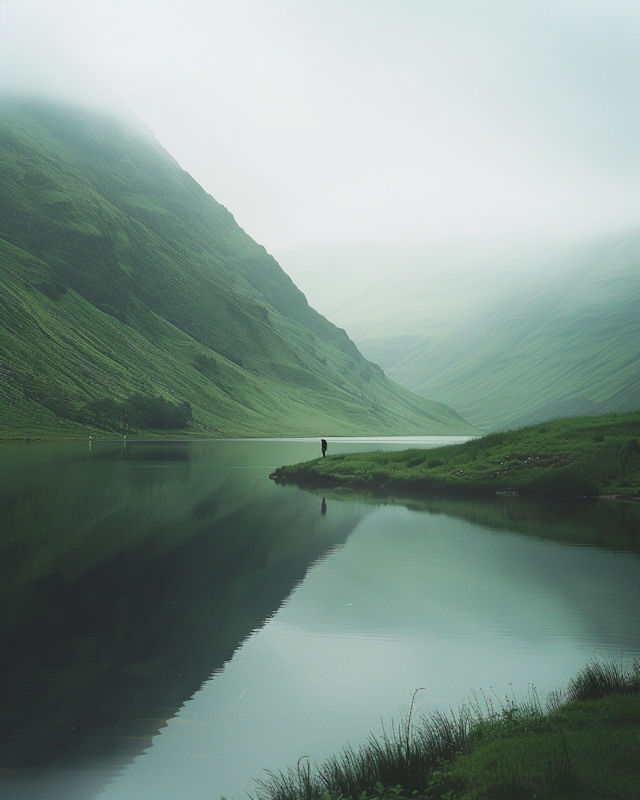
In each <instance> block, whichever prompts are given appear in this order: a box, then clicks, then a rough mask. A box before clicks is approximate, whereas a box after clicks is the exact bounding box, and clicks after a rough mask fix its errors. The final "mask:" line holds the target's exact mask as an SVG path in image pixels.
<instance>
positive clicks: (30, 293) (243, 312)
mask: <svg viewBox="0 0 640 800" xmlns="http://www.w3.org/2000/svg"><path fill="white" fill-rule="evenodd" d="M0 187H1V188H0V282H1V286H0V325H1V328H0V414H1V421H2V422H1V425H2V428H1V435H2V436H4V437H5V438H7V437H9V438H11V437H17V436H24V435H42V436H45V435H46V436H51V435H81V434H86V433H87V432H91V433H96V434H99V433H100V432H105V433H108V432H117V433H119V434H123V433H128V432H133V433H139V432H141V431H156V432H157V431H167V430H173V431H181V432H183V433H191V434H194V433H201V434H211V435H241V436H262V435H276V434H278V435H279V434H281V435H321V434H322V433H325V434H327V435H339V434H343V435H349V434H358V433H360V434H365V433H366V434H383V433H394V434H401V433H416V434H417V433H442V434H444V433H464V432H468V431H470V426H469V425H467V424H466V423H465V422H464V420H462V419H461V418H460V417H459V416H458V415H457V414H456V413H455V412H453V411H452V410H451V409H450V408H447V407H446V406H444V405H442V404H440V403H433V402H430V401H426V400H423V399H422V398H418V397H416V396H415V395H412V394H411V393H410V392H409V391H407V390H405V389H403V388H401V387H400V386H397V385H396V384H394V383H393V382H392V381H390V380H388V379H387V378H385V376H384V374H383V373H382V370H381V369H380V368H379V367H377V366H376V365H374V364H371V363H369V362H368V361H367V360H366V359H365V358H364V357H363V356H362V355H361V354H360V353H359V351H358V350H357V348H356V347H355V345H354V344H353V342H351V341H350V340H349V338H348V337H347V335H346V334H345V332H344V331H343V330H341V329H338V328H336V327H335V326H334V325H333V324H331V323H330V322H328V321H327V320H326V319H325V318H324V317H322V316H321V315H319V314H318V313H316V312H315V311H314V310H313V309H311V308H310V307H309V305H308V304H307V302H306V299H305V297H304V295H303V294H302V293H301V292H300V291H299V290H298V289H297V288H296V287H295V286H294V284H293V283H292V281H291V280H290V279H289V278H288V277H287V276H286V275H285V274H284V272H283V271H282V270H281V269H280V267H279V266H278V264H277V263H276V262H275V261H274V259H273V258H272V257H271V256H269V254H268V253H267V252H266V250H265V249H264V248H263V247H261V246H260V245H258V244H256V243H255V242H254V241H253V240H252V239H251V238H250V237H249V236H247V235H246V234H245V233H244V231H242V229H241V228H240V227H239V226H238V225H237V224H236V223H235V221H234V219H233V217H232V216H231V214H230V213H229V212H228V211H227V210H226V209H225V208H223V207H222V206H220V205H219V204H218V203H216V201H215V200H213V198H211V197H210V196H209V195H207V194H206V192H204V190H203V189H202V188H201V187H200V186H199V185H198V184H197V183H196V182H195V181H194V180H193V179H192V178H191V177H190V176H189V175H188V174H187V173H185V172H184V171H182V170H181V169H180V168H179V166H178V165H177V164H176V163H175V161H174V160H173V159H172V158H171V157H170V156H169V155H168V154H167V153H166V152H165V151H164V150H163V149H162V148H161V147H160V146H159V145H158V144H157V142H155V141H154V140H153V139H152V137H151V136H150V135H149V136H148V137H146V136H144V135H142V134H141V133H140V132H139V131H135V132H134V131H132V130H130V129H129V128H127V127H126V126H125V125H124V124H122V123H120V122H118V121H117V120H115V119H109V118H104V117H101V116H99V115H96V114H94V113H92V112H88V111H85V110H79V109H74V108H67V107H60V106H55V105H51V104H48V103H45V102H37V101H34V100H24V99H15V98H3V99H2V101H1V102H0Z"/></svg>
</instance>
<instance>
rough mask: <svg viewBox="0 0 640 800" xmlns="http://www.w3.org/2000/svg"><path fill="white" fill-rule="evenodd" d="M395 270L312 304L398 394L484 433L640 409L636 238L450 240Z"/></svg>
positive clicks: (401, 261) (639, 244)
mask: <svg viewBox="0 0 640 800" xmlns="http://www.w3.org/2000/svg"><path fill="white" fill-rule="evenodd" d="M474 249H475V254H474ZM343 257H344V256H343ZM357 257H358V258H361V257H362V253H361V252H360V253H359V254H358V256H357ZM387 258H388V260H389V263H390V264H391V265H393V264H394V262H393V260H392V259H393V254H392V253H388V254H387ZM285 264H286V259H285ZM395 266H396V268H395V269H393V268H392V267H390V268H389V269H387V271H386V274H384V273H382V272H380V271H378V272H377V275H376V278H375V279H373V280H372V281H371V283H370V284H369V285H368V286H367V287H361V288H360V289H359V290H358V289H357V287H355V286H354V287H351V289H350V291H349V293H348V295H347V296H346V297H344V298H343V303H342V306H341V307H338V308H337V307H334V308H333V309H331V308H330V307H328V306H329V300H328V299H324V298H321V301H320V303H319V305H320V307H321V308H322V310H323V311H324V312H325V313H327V314H328V316H329V317H330V318H331V319H333V320H334V321H335V322H337V323H338V324H340V325H344V326H345V327H346V328H347V330H348V331H349V333H350V334H351V335H352V336H353V338H354V340H355V341H356V343H357V344H358V346H359V347H360V348H361V350H362V352H363V353H365V354H366V355H367V356H368V357H369V358H372V359H374V360H375V361H376V362H378V363H380V364H381V365H382V366H383V367H384V369H385V370H386V371H387V373H388V374H389V376H391V377H393V378H394V379H395V380H397V381H398V382H400V383H402V384H403V385H404V386H407V387H408V388H411V389H412V390H413V391H416V392H418V393H419V394H423V395H425V396H429V397H431V398H435V399H438V400H440V401H441V402H445V403H449V404H451V405H452V406H453V407H454V408H456V410H458V411H459V412H460V413H461V414H462V415H463V416H465V418H466V419H468V420H470V421H471V422H473V423H474V424H475V425H478V426H479V427H481V428H482V429H484V430H488V429H495V428H505V427H517V426H520V425H524V424H529V423H534V422H538V421H542V420H547V419H552V418H557V417H561V416H569V415H583V414H599V413H608V412H612V411H613V412H615V411H620V412H622V411H630V410H635V409H637V408H638V407H640V314H639V313H638V308H640V235H639V234H638V233H637V232H634V233H630V234H626V235H623V234H611V235H609V236H606V237H605V236H601V237H599V238H594V239H591V240H588V241H583V242H581V243H579V244H578V243H573V244H571V245H569V244H565V245H564V246H562V247H559V246H558V245H557V244H556V245H555V246H554V245H552V244H551V243H549V242H547V243H546V244H544V243H530V242H526V241H522V242H520V243H517V242H513V243H511V244H509V245H508V246H507V245H503V246H502V247H499V246H498V245H497V244H493V245H491V244H490V243H486V242H485V243H484V245H483V244H482V243H476V244H475V245H474V243H469V245H467V246H465V245H464V244H461V243H458V244H457V245H456V246H455V247H454V246H451V247H446V246H443V247H442V248H441V249H440V251H437V250H436V249H434V248H432V249H431V250H430V251H426V250H423V251H421V252H415V253H413V254H412V255H410V254H408V253H404V257H403V255H402V253H400V255H399V257H397V258H396V261H395ZM294 274H295V271H294Z"/></svg>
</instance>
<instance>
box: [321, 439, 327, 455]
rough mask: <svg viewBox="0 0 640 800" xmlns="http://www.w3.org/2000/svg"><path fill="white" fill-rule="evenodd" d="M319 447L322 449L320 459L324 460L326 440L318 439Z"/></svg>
mask: <svg viewBox="0 0 640 800" xmlns="http://www.w3.org/2000/svg"><path fill="white" fill-rule="evenodd" d="M320 447H321V448H322V457H323V458H324V457H325V456H326V454H327V440H326V439H320Z"/></svg>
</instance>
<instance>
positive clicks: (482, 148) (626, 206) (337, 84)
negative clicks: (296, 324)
mask: <svg viewBox="0 0 640 800" xmlns="http://www.w3.org/2000/svg"><path fill="white" fill-rule="evenodd" d="M639 37H640V13H639V12H638V8H637V7H636V4H634V3H631V2H628V0H610V2H604V0H594V2H590V3H586V4H585V3H576V2H574V0H559V1H558V2H548V1H547V0H544V2H539V1H538V0H522V1H521V2H518V3H505V2H503V0H487V2H485V3H482V4H477V3H476V4H474V3H469V2H468V0H452V2H449V3H416V2H413V0H398V2H396V3H371V2H365V0H353V2H349V3H344V2H340V1H339V0H328V2H323V3H321V4H320V3H317V2H316V0H295V1H294V0H273V2H270V3H264V2H262V1H261V0H239V1H238V2H236V3H223V2H222V0H211V2H203V0H183V2H182V3H180V4H177V3H174V2H168V0H128V2H122V0H59V2H56V3H51V2H49V0H1V1H0V86H4V87H5V88H7V87H9V88H10V87H13V88H16V89H18V90H20V91H22V92H24V91H26V90H27V89H28V90H29V92H30V93H32V94H33V93H34V92H41V93H44V95H43V96H47V97H49V98H50V99H51V98H53V99H56V100H60V101H63V102H67V103H68V102H71V101H81V102H82V104H83V105H85V106H86V105H88V104H91V105H92V106H94V107H96V106H103V107H107V106H108V107H109V111H110V112H111V113H112V112H113V110H114V108H115V106H116V105H118V104H123V105H126V106H127V107H129V108H130V109H131V110H132V111H133V113H135V114H136V116H137V117H139V118H140V119H141V120H142V121H143V122H144V123H145V124H146V125H147V126H149V127H150V128H151V129H152V130H153V131H154V133H155V135H156V136H157V138H158V140H159V141H160V142H162V144H163V146H164V147H166V148H167V149H168V150H169V151H170V152H171V153H172V155H173V156H174V157H175V158H176V160H177V161H178V162H179V163H180V164H181V165H182V166H183V168H185V169H187V170H188V171H189V173H190V174H192V175H193V176H194V177H195V179H196V180H197V181H198V183H199V184H200V185H202V186H203V187H204V188H205V189H206V190H207V191H209V192H210V193H211V194H213V196H215V197H216V198H217V199H219V200H220V201H221V202H222V203H223V204H224V205H225V206H227V207H228V208H232V209H233V211H234V214H235V215H236V218H237V219H238V220H239V222H240V224H241V225H242V227H244V228H245V229H246V230H249V231H251V232H252V234H253V235H254V236H256V238H257V239H258V240H259V241H261V242H263V243H264V244H265V245H266V246H267V247H268V249H269V251H270V252H273V253H274V254H275V255H276V256H277V257H279V256H280V255H281V253H284V252H285V251H286V250H288V249H290V248H293V247H301V246H318V247H319V246H330V247H332V246H337V245H345V244H348V245H350V244H354V243H358V244H365V245H376V244H378V245H380V244H384V245H395V246H406V245H407V244H409V245H417V244H424V243H425V242H432V241H434V240H437V239H441V238H449V239H457V240H462V239H468V238H474V237H475V238H477V237H482V236H492V237H494V238H499V237H507V238H508V237H513V236H536V235H539V236H543V237H545V236H548V235H557V236H561V237H562V236H566V235H568V234H570V235H574V236H579V235H582V234H584V233H585V232H587V233H592V232H595V233H600V232H609V231H611V230H619V229H621V228H625V227H628V226H629V225H630V224H632V223H633V221H634V219H637V217H638V214H639V213H640V189H639V185H640V146H639V144H638V142H640V137H639V136H638V132H639V130H640V115H639V114H638V110H637V102H636V97H637V82H638V76H639V75H640V55H639V52H640V51H639V49H638V47H637V41H638V38H639ZM113 98H117V102H116V101H115V100H114V99H113ZM351 269H352V270H353V271H354V273H355V274H357V275H358V276H359V277H360V278H361V279H362V280H363V281H366V280H367V275H368V272H367V263H366V261H352V263H351ZM311 299H312V301H313V298H311Z"/></svg>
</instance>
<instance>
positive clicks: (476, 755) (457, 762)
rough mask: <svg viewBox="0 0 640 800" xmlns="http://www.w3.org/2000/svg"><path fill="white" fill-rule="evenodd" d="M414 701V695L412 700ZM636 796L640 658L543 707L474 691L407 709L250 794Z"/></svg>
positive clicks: (290, 797) (265, 798)
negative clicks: (448, 709)
mask: <svg viewBox="0 0 640 800" xmlns="http://www.w3.org/2000/svg"><path fill="white" fill-rule="evenodd" d="M414 701H415V696H414ZM639 793H640V661H639V660H638V659H636V660H635V661H634V663H633V664H632V665H631V666H623V665H622V664H618V663H616V662H614V661H611V662H598V661H593V662H592V663H590V664H588V665H587V666H586V667H585V668H584V669H583V670H582V671H581V672H580V673H579V674H578V675H577V676H576V677H575V678H574V679H572V680H571V681H570V683H569V685H568V687H567V689H566V690H565V691H563V692H556V693H554V694H553V695H551V697H550V698H549V700H548V701H547V703H546V706H543V705H542V703H541V702H540V701H539V699H538V698H537V696H536V694H535V692H532V694H531V696H530V698H529V700H528V701H527V702H524V703H517V702H515V701H514V700H511V699H509V698H507V699H505V700H504V701H502V702H499V701H497V700H495V699H493V700H492V699H491V698H487V697H485V696H484V695H482V696H480V697H478V696H474V697H473V698H472V699H471V701H470V702H469V703H468V704H467V705H465V706H463V707H462V708H461V710H460V711H459V712H458V713H457V714H456V713H450V714H442V713H438V712H436V713H432V714H430V715H429V716H426V717H420V718H417V719H416V716H415V714H414V711H413V703H412V707H411V708H410V710H409V712H408V713H407V714H406V715H405V717H404V718H403V719H401V720H400V722H399V723H397V724H393V725H392V726H391V729H390V730H386V731H384V730H383V733H382V735H381V736H374V735H373V734H372V735H371V736H370V738H369V740H368V742H367V743H366V744H365V745H363V746H362V747H361V748H360V749H359V750H354V749H352V748H347V749H345V750H343V751H342V753H340V754H339V755H337V756H335V757H333V758H330V759H329V760H328V761H326V762H325V763H324V764H321V765H311V764H310V763H309V762H308V761H307V760H302V759H301V760H300V761H299V762H298V764H297V766H296V767H295V768H290V769H289V770H288V771H287V772H280V773H278V774H269V776H268V778H267V779H266V780H261V781H258V788H257V791H256V798H257V800H342V798H358V800H369V799H371V800H373V799H374V798H385V799H388V800H394V799H395V800H402V798H414V800H421V799H422V798H424V800H485V799H486V800H510V799H513V800H516V799H517V800H526V799H528V798H544V799H545V800H567V798H580V799H581V800H604V798H614V797H615V798H634V797H638V796H639Z"/></svg>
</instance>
